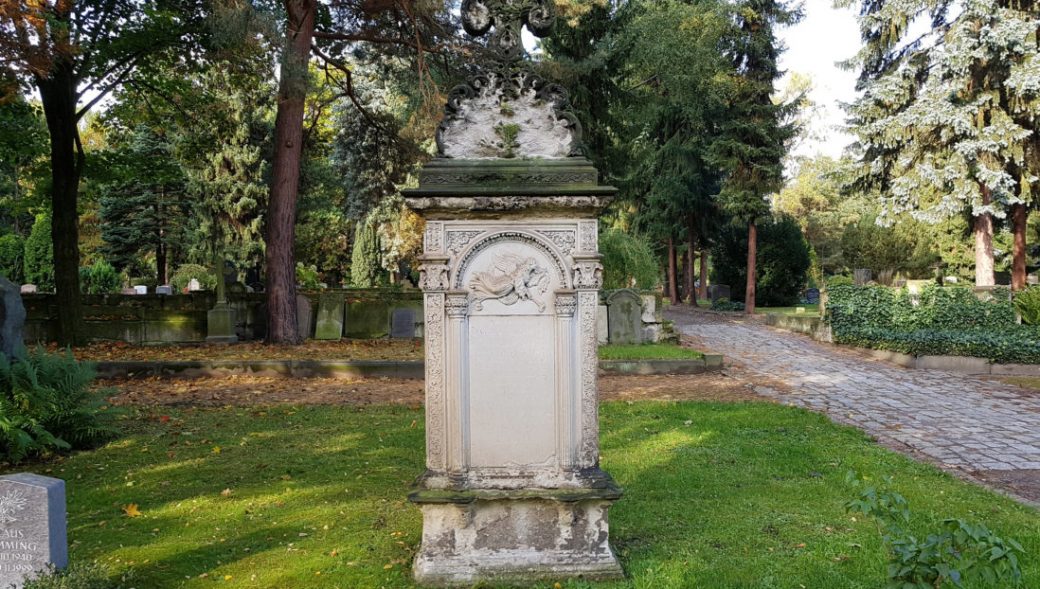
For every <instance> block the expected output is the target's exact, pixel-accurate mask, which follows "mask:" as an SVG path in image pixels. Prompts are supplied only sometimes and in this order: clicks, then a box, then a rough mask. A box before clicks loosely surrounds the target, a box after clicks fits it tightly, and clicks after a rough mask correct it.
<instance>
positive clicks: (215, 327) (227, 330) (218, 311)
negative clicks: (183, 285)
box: [188, 257, 238, 344]
mask: <svg viewBox="0 0 1040 589" xmlns="http://www.w3.org/2000/svg"><path fill="white" fill-rule="evenodd" d="M219 260H220V258H219V257H217V262H216V263H215V264H214V268H220V261H219ZM192 280H195V279H194V278H192ZM188 288H191V286H190V283H189V287H188ZM206 342H207V343H211V344H233V343H236V342H238V334H237V333H236V332H235V309H234V307H232V306H231V304H230V303H228V298H227V283H226V282H225V279H224V276H223V275H220V274H218V275H217V303H216V304H215V305H213V308H212V309H210V310H209V311H207V312H206Z"/></svg>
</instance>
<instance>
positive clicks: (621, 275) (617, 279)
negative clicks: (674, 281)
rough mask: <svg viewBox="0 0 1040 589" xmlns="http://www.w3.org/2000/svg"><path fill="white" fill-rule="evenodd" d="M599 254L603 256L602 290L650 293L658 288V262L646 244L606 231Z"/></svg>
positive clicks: (627, 235) (646, 242) (616, 231)
mask: <svg viewBox="0 0 1040 589" xmlns="http://www.w3.org/2000/svg"><path fill="white" fill-rule="evenodd" d="M599 251H600V253H601V254H603V288H605V289H608V290H613V289H618V288H639V289H643V290H650V289H653V288H655V287H656V286H657V283H658V281H659V278H660V277H659V271H658V264H657V259H656V258H655V257H654V251H653V249H651V248H650V244H649V242H648V241H647V240H645V239H639V238H638V237H635V236H633V235H629V234H628V233H626V232H624V231H621V230H619V229H607V230H606V231H604V232H603V233H601V234H600V236H599Z"/></svg>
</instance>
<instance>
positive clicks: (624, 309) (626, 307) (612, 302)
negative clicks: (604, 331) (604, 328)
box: [607, 289, 643, 344]
mask: <svg viewBox="0 0 1040 589" xmlns="http://www.w3.org/2000/svg"><path fill="white" fill-rule="evenodd" d="M642 303H643V301H642V299H641V298H640V296H639V294H638V293H636V291H634V290H629V289H622V290H617V291H614V292H613V293H611V295H610V297H609V298H607V322H608V325H609V330H610V335H609V339H610V343H612V344H639V343H642V342H643V322H642V315H643V310H642Z"/></svg>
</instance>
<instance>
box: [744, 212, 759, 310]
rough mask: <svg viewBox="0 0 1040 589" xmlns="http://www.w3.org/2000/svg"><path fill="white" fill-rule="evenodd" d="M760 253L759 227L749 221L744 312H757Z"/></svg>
mask: <svg viewBox="0 0 1040 589" xmlns="http://www.w3.org/2000/svg"><path fill="white" fill-rule="evenodd" d="M757 255H758V227H756V226H755V222H754V221H751V222H750V223H748V240H747V290H745V292H744V313H746V314H748V315H754V313H755V256H757Z"/></svg>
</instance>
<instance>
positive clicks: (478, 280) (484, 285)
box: [469, 253, 549, 312]
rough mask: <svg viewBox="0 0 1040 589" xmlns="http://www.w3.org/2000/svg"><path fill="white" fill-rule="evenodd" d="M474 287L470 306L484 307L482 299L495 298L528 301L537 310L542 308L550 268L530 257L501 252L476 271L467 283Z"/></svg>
mask: <svg viewBox="0 0 1040 589" xmlns="http://www.w3.org/2000/svg"><path fill="white" fill-rule="evenodd" d="M469 287H470V289H471V290H472V291H473V307H474V309H476V310H478V311H479V310H481V309H483V303H484V301H489V300H497V301H498V302H500V303H502V304H504V305H513V304H516V303H517V302H520V301H531V302H533V303H534V304H535V305H536V306H537V307H538V311H539V312H541V311H545V301H544V300H543V299H544V295H545V292H546V291H547V290H548V289H549V271H548V270H547V269H545V267H543V266H542V265H540V264H539V263H538V261H537V260H535V259H534V258H532V257H525V256H519V255H516V254H512V253H502V254H499V255H497V256H495V258H494V261H493V262H492V263H491V267H490V268H489V269H487V270H484V271H483V272H477V273H476V274H474V275H473V278H472V279H471V280H470V283H469Z"/></svg>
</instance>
